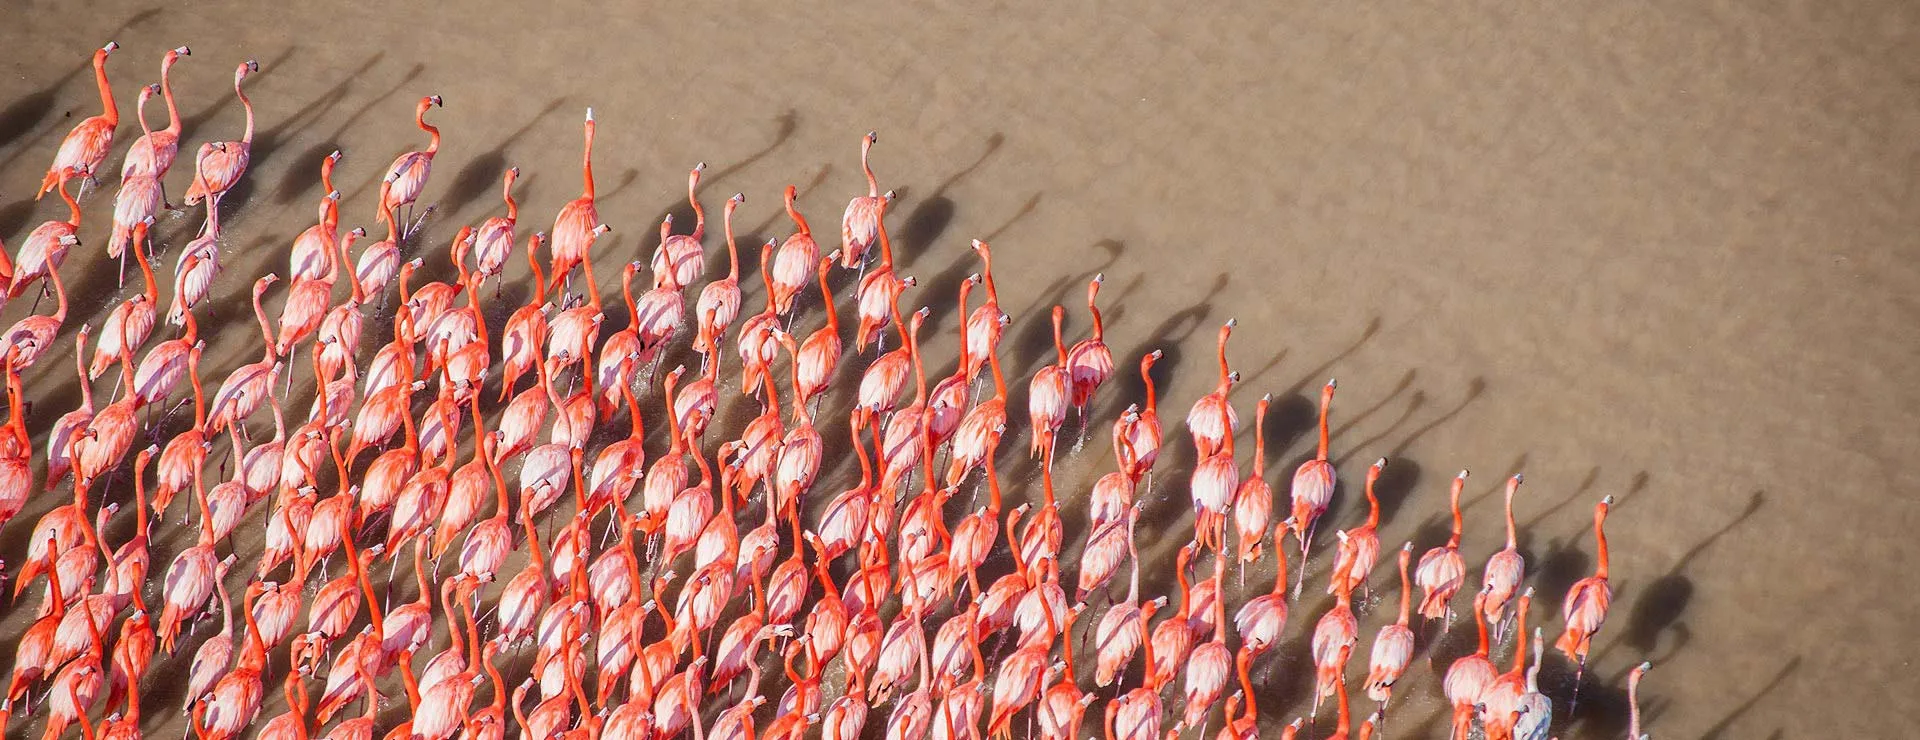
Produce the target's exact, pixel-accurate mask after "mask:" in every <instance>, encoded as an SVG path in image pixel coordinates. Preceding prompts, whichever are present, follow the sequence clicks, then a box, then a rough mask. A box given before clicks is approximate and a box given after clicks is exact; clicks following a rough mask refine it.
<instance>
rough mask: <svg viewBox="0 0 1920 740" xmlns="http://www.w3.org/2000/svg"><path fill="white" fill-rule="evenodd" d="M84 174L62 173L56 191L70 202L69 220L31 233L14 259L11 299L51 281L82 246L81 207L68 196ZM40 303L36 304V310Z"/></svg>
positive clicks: (49, 223) (50, 222) (49, 222)
mask: <svg viewBox="0 0 1920 740" xmlns="http://www.w3.org/2000/svg"><path fill="white" fill-rule="evenodd" d="M81 174H85V173H84V172H82V171H80V170H77V169H68V170H62V171H61V173H60V178H59V181H58V182H57V183H56V187H58V188H59V190H60V199H61V200H64V201H66V202H67V220H65V221H57V220H52V219H49V220H47V221H46V222H44V223H41V224H40V225H39V226H36V227H34V228H33V231H31V232H28V234H27V239H26V241H23V242H21V243H20V251H19V252H18V253H17V254H15V255H14V258H13V264H12V267H13V270H12V273H13V274H12V279H11V280H9V281H8V283H7V297H8V298H19V297H20V296H23V295H26V294H27V289H28V288H29V287H31V286H32V285H33V284H34V283H36V282H39V281H40V279H41V278H51V277H52V275H53V273H54V272H56V271H58V270H59V269H60V263H62V262H65V261H66V259H67V250H69V249H72V248H73V246H74V245H75V244H79V243H80V237H79V234H80V203H79V202H78V201H76V200H74V198H73V194H72V193H69V192H67V181H68V180H70V179H72V178H73V176H74V175H81ZM42 295H45V293H44V292H43V293H42ZM38 303H39V302H38V301H37V300H36V301H35V304H36V306H37V304H38Z"/></svg>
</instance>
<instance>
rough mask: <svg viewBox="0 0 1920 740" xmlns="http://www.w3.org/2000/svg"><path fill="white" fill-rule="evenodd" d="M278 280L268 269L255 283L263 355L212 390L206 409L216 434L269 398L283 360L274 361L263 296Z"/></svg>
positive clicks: (237, 422)
mask: <svg viewBox="0 0 1920 740" xmlns="http://www.w3.org/2000/svg"><path fill="white" fill-rule="evenodd" d="M279 280H280V276H278V275H275V274H273V273H267V275H266V276H264V277H262V278H260V279H259V280H256V281H254V283H253V315H254V319H255V320H256V321H258V322H259V324H260V341H261V345H262V353H261V354H262V355H263V356H262V357H261V359H260V361H259V362H255V363H251V364H247V365H242V366H241V367H239V368H237V369H235V370H234V371H233V373H232V374H229V375H228V376H227V379H226V380H225V381H222V382H221V383H220V390H219V392H217V393H215V394H213V405H212V406H211V407H210V408H209V409H208V410H207V417H208V419H209V421H210V422H211V424H212V426H211V427H209V429H208V431H209V432H211V433H213V434H218V433H220V432H223V431H226V430H227V427H229V426H233V427H239V426H240V425H241V424H243V423H244V422H245V421H246V419H247V417H249V416H252V415H253V412H255V411H258V410H259V409H260V404H262V403H265V402H266V399H267V396H268V394H270V393H271V392H272V390H273V376H274V375H275V374H277V373H279V371H280V363H279V362H277V361H275V360H276V357H275V355H274V353H273V329H272V328H271V327H270V326H268V324H267V311H266V309H265V308H262V307H261V306H260V297H261V296H263V295H265V294H266V292H267V288H268V287H269V286H271V285H273V284H274V283H275V282H278V281H279Z"/></svg>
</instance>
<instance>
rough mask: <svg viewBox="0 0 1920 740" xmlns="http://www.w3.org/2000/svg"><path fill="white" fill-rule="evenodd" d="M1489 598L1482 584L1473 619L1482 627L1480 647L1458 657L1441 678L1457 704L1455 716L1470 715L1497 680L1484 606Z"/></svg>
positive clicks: (1452, 699) (1480, 628) (1480, 629)
mask: <svg viewBox="0 0 1920 740" xmlns="http://www.w3.org/2000/svg"><path fill="white" fill-rule="evenodd" d="M1486 602H1487V588H1486V587H1485V586H1482V587H1481V588H1480V593H1479V594H1478V595H1477V596H1475V597H1474V598H1473V621H1474V625H1475V626H1476V627H1477V628H1478V629H1479V631H1480V647H1479V648H1478V649H1476V650H1475V651H1473V652H1471V653H1468V654H1466V655H1462V656H1460V657H1459V658H1456V659H1454V661H1453V664H1452V665H1449V666H1447V672H1446V675H1445V676H1444V677H1443V678H1442V680H1441V688H1442V689H1443V690H1444V691H1445V693H1446V696H1447V701H1448V702H1449V703H1451V704H1453V711H1454V716H1455V717H1456V718H1457V717H1459V716H1460V715H1462V714H1465V715H1467V716H1468V717H1469V718H1470V717H1471V716H1472V714H1473V712H1474V707H1475V706H1476V705H1478V704H1479V703H1480V696H1481V694H1482V693H1484V692H1485V691H1486V689H1487V686H1488V684H1491V683H1493V677H1494V669H1493V661H1491V660H1489V659H1488V658H1487V616H1486V611H1485V609H1484V607H1485V606H1486Z"/></svg>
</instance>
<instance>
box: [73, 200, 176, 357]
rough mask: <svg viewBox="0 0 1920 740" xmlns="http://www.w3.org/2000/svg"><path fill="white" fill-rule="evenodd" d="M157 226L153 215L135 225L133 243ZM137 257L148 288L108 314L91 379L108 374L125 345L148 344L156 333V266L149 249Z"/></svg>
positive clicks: (158, 296) (144, 238) (157, 289)
mask: <svg viewBox="0 0 1920 740" xmlns="http://www.w3.org/2000/svg"><path fill="white" fill-rule="evenodd" d="M152 226H153V218H152V217H151V216H149V217H147V218H146V219H145V220H143V221H141V222H140V223H138V224H135V225H134V227H133V233H134V236H133V243H134V244H140V243H141V242H142V241H145V240H146V239H147V236H148V232H149V230H150V229H151V228H152ZM134 259H135V260H136V261H138V262H139V263H140V274H141V276H142V277H143V278H144V279H145V280H146V291H145V292H142V293H138V294H135V295H134V296H133V297H132V298H129V299H127V300H126V301H124V302H122V303H121V304H120V305H118V306H114V307H113V312H112V313H109V314H107V320H106V322H105V323H102V324H101V325H100V344H99V345H98V346H96V347H95V348H94V350H93V363H92V364H91V365H89V366H88V367H87V379H88V380H97V379H99V377H100V376H101V375H104V374H106V372H107V368H109V367H112V366H113V365H114V364H116V363H119V362H120V360H121V359H122V357H121V347H122V345H123V344H124V345H125V346H126V347H130V348H137V347H139V346H141V345H143V344H146V343H147V337H148V336H150V335H151V334H152V333H153V325H154V319H155V318H156V317H157V315H158V312H159V308H158V307H159V305H160V286H159V284H158V283H156V282H154V279H153V265H152V264H151V263H149V262H148V261H147V250H145V249H139V250H137V251H136V252H135V254H134Z"/></svg>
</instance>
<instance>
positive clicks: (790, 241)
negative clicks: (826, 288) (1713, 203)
mask: <svg viewBox="0 0 1920 740" xmlns="http://www.w3.org/2000/svg"><path fill="white" fill-rule="evenodd" d="M798 192H799V191H798V190H797V189H795V188H794V186H792V185H788V186H787V217H788V218H790V219H793V226H794V233H793V235H792V236H789V237H787V240H786V241H785V242H783V243H781V244H780V252H779V254H778V256H776V257H774V260H773V295H772V298H773V305H774V312H775V313H777V314H779V315H781V316H786V315H787V314H788V313H789V312H791V311H792V310H793V299H794V297H795V296H796V295H798V294H799V293H800V291H801V290H804V289H805V288H806V287H807V278H809V277H812V276H813V265H814V263H815V262H818V261H819V260H820V247H819V245H817V244H815V243H814V241H813V230H812V229H810V228H808V227H807V219H806V218H804V217H802V216H801V215H800V211H799V209H797V208H795V207H794V205H793V201H794V198H795V196H796V195H797V194H798Z"/></svg>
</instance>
